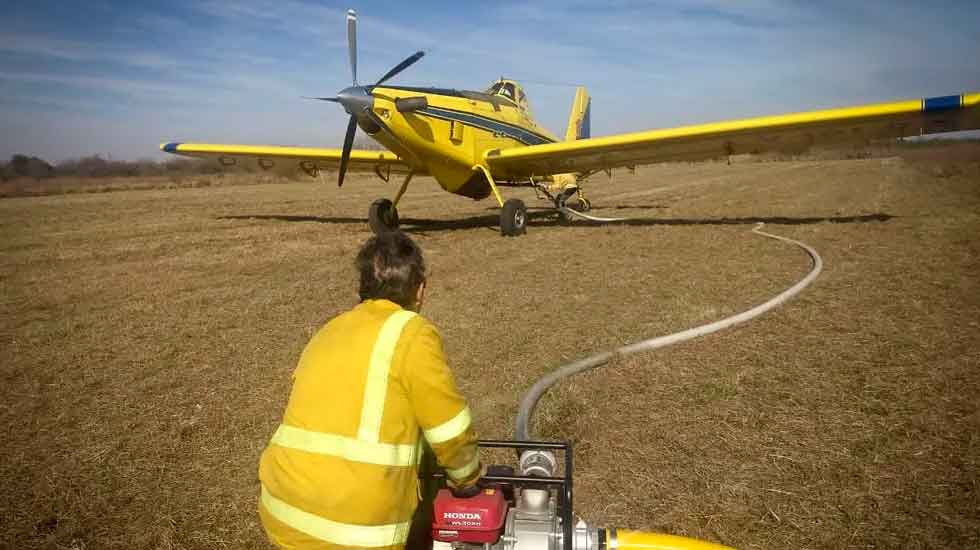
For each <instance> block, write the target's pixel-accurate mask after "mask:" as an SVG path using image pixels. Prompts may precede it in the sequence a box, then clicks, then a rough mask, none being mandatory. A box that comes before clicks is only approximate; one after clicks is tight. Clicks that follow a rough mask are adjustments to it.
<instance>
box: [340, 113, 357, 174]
mask: <svg viewBox="0 0 980 550" xmlns="http://www.w3.org/2000/svg"><path fill="white" fill-rule="evenodd" d="M355 132H357V117H356V116H354V115H351V116H350V122H349V123H347V135H346V136H344V150H343V151H342V152H341V153H340V171H339V172H338V173H337V187H341V186H343V185H344V174H346V173H347V163H348V162H349V161H350V150H351V148H352V147H353V146H354V133H355Z"/></svg>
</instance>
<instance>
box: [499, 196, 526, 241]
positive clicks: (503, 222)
mask: <svg viewBox="0 0 980 550" xmlns="http://www.w3.org/2000/svg"><path fill="white" fill-rule="evenodd" d="M526 231H527V207H525V206H524V201H522V200H521V199H507V202H505V203H504V208H503V209H502V210H501V211H500V233H501V234H503V235H504V236H505V237H516V236H518V235H521V234H523V233H525V232H526Z"/></svg>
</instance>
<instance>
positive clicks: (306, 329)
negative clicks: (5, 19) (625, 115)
mask: <svg viewBox="0 0 980 550" xmlns="http://www.w3.org/2000/svg"><path fill="white" fill-rule="evenodd" d="M934 156H935V155H932V156H930V155H929V154H926V155H920V157H921V158H917V157H916V158H913V157H908V158H905V159H903V158H898V157H896V158H875V159H865V160H837V161H834V160H808V161H796V162H760V163H736V164H732V165H730V166H729V165H726V164H725V163H704V164H695V165H664V166H657V167H649V168H646V169H640V170H638V171H637V173H636V175H632V176H631V175H628V174H627V173H626V172H622V173H619V172H617V173H616V174H615V178H614V180H613V181H612V182H608V181H607V180H606V179H605V177H604V176H603V177H599V178H597V179H595V180H594V181H593V182H592V184H591V187H590V189H591V195H592V198H593V201H594V203H595V204H596V206H597V213H598V214H600V215H624V216H631V217H633V218H634V220H633V221H632V222H630V223H626V224H619V225H606V226H589V225H585V224H578V223H576V224H573V225H571V226H562V225H559V224H557V223H555V222H554V220H553V219H552V218H550V217H548V216H546V215H545V214H544V213H537V214H536V215H535V216H534V217H533V218H532V224H531V227H530V228H529V231H528V234H527V235H526V236H524V237H521V238H517V239H507V238H502V237H501V236H500V235H499V233H498V231H497V227H496V213H495V211H493V210H492V209H490V206H491V204H490V202H488V201H485V202H479V203H474V202H472V201H469V200H467V199H462V198H457V197H452V196H449V195H446V194H444V193H443V192H441V191H440V190H439V189H438V188H437V186H436V185H435V184H434V183H433V182H431V181H428V180H424V179H423V180H420V181H418V182H416V183H415V184H414V186H413V188H412V189H411V190H410V192H409V194H408V196H407V197H406V199H405V200H404V202H403V204H402V208H401V214H402V218H403V221H404V226H405V228H406V229H407V230H408V231H410V232H411V234H412V235H413V236H414V237H415V238H416V239H418V241H419V242H420V243H421V245H422V246H423V247H424V249H425V251H426V253H427V256H428V261H429V263H430V265H431V268H432V276H431V284H430V287H429V302H428V303H427V304H426V309H425V311H424V313H425V314H426V315H427V316H429V317H430V318H431V319H432V320H433V321H434V322H435V323H436V324H437V325H438V326H439V327H440V328H441V331H442V334H443V337H444V339H445V342H446V347H447V352H448V354H449V357H450V358H451V363H452V366H453V368H454V369H455V371H456V372H457V379H458V381H459V384H460V386H461V387H462V389H463V391H464V393H465V394H466V395H467V396H468V397H469V399H470V400H471V403H472V406H473V409H474V412H475V414H476V419H477V420H476V421H477V423H478V427H479V431H480V433H481V435H482V436H484V437H493V438H509V437H510V436H511V435H512V431H513V420H514V414H515V411H516V408H517V402H518V400H519V398H520V396H521V395H522V393H523V392H524V390H526V389H527V388H528V387H529V386H530V385H531V384H532V383H533V382H534V380H535V379H536V378H537V377H539V376H540V375H542V374H543V373H545V372H548V371H549V370H551V369H553V368H555V367H556V366H557V365H559V364H561V363H563V362H565V361H569V360H572V359H575V358H579V357H582V356H585V355H588V354H590V353H592V352H594V351H600V350H605V349H609V348H611V347H614V346H617V345H620V344H623V343H627V342H632V341H636V340H639V339H642V338H646V337H652V336H657V335H661V334H666V333H669V332H674V331H677V330H681V329H684V328H688V327H690V326H694V325H697V324H701V323H705V322H709V321H712V320H715V319H718V318H721V317H724V316H727V315H729V314H732V313H735V312H738V311H741V310H744V309H747V308H748V307H750V306H752V305H755V304H757V303H759V302H761V301H763V300H765V299H767V298H769V297H770V296H772V295H774V294H776V293H777V292H779V291H781V290H782V289H784V288H785V287H787V286H789V285H790V284H792V283H793V282H795V281H796V280H798V279H799V278H800V277H802V276H803V275H804V274H805V273H806V272H807V271H808V270H809V269H810V264H809V261H808V258H807V256H806V255H805V254H804V253H803V252H802V251H800V250H799V249H796V248H795V247H792V246H789V245H786V244H783V243H779V242H776V241H772V240H769V239H765V238H762V237H759V236H757V235H753V234H751V233H750V230H751V229H752V228H753V226H754V225H755V223H756V222H759V221H763V222H767V227H766V230H767V231H770V232H773V233H777V234H780V235H785V236H788V237H792V238H795V239H799V240H803V241H805V242H807V243H809V244H811V245H812V246H814V247H815V248H816V249H817V250H819V251H820V253H821V254H822V255H823V258H824V261H825V262H826V267H825V271H824V273H823V274H822V275H821V276H820V278H819V279H817V281H816V283H815V284H814V285H813V286H811V287H810V288H808V289H807V290H805V291H804V293H803V294H802V295H801V296H799V297H798V298H797V299H795V300H793V301H791V302H790V303H789V304H787V305H786V306H784V307H782V308H780V309H778V310H777V311H775V312H773V313H770V314H767V315H765V316H763V317H762V318H760V319H757V320H755V321H752V322H750V323H748V324H746V325H742V326H741V327H738V328H736V329H733V330H730V331H727V332H722V333H719V334H715V335H712V336H708V337H705V338H703V339H700V340H696V341H693V342H689V343H686V344H682V345H679V346H676V347H673V348H668V349H666V350H661V351H659V352H655V353H649V354H645V355H637V356H632V357H629V358H626V359H623V360H620V361H618V362H616V363H615V364H613V365H611V366H609V367H607V368H605V369H602V370H599V371H596V372H593V373H590V374H585V375H582V376H580V377H578V378H575V379H572V380H571V381H569V382H567V383H565V384H563V385H561V386H559V387H558V388H556V389H554V390H552V392H551V393H550V394H548V396H546V398H545V400H544V401H543V402H542V404H541V406H540V407H539V410H538V414H537V416H536V422H535V430H536V433H537V435H539V436H541V437H543V438H561V439H568V440H571V441H572V442H574V443H575V444H576V454H575V458H576V461H577V462H576V464H577V472H578V473H577V478H576V483H577V485H576V498H577V506H576V508H577V510H578V512H579V514H581V515H582V516H583V517H584V518H585V519H586V520H588V521H589V522H590V523H591V524H593V525H598V526H610V527H623V528H627V527H628V528H634V529H644V530H657V531H667V532H673V533H677V534H685V535H689V536H694V537H699V538H705V539H710V540H714V541H720V542H724V543H726V544H729V545H733V546H737V547H739V548H743V549H752V548H772V549H783V548H794V549H795V548H827V549H831V548H833V549H838V548H978V547H980V405H978V395H980V372H978V369H980V241H978V235H980V164H978V163H977V155H976V151H975V149H974V153H973V154H972V156H970V155H966V156H964V158H958V159H957V160H956V163H954V164H955V166H956V169H946V168H939V169H937V166H940V164H941V162H940V161H942V159H940V160H936V158H933V157H934ZM942 162H946V161H942ZM942 166H947V167H948V166H951V165H950V164H949V163H948V162H947V163H946V164H943V165H942ZM394 191H395V186H394V184H388V185H385V184H383V183H381V182H378V181H376V180H371V179H369V178H366V177H357V178H351V179H349V181H348V182H347V184H346V185H345V186H344V188H343V189H342V190H338V189H337V188H336V186H334V185H333V184H327V185H324V184H320V183H314V182H311V183H287V184H276V185H271V184H269V185H248V186H217V187H207V188H189V189H188V188H185V189H150V190H128V191H119V192H113V193H97V194H89V193H78V194H68V195H61V196H47V197H24V198H9V199H4V200H2V201H0V228H2V229H0V236H2V240H0V251H2V252H0V254H2V255H0V288H2V302H0V304H2V305H0V308H2V309H0V337H2V346H0V377H2V378H0V384H2V387H3V399H2V401H0V425H2V428H3V434H4V442H3V446H2V450H0V483H2V485H0V546H2V547H4V548H46V549H77V550H81V549H86V550H92V549H101V548H110V549H115V548H119V549H122V548H127V549H129V548H159V549H191V548H193V549H197V548H201V549H204V548H236V549H237V548H266V546H265V542H264V538H263V535H262V532H261V529H260V527H259V525H258V521H257V516H256V514H255V506H256V495H257V492H258V482H257V463H258V457H259V454H260V452H261V451H262V449H263V447H264V446H265V444H266V441H267V440H268V438H269V437H270V435H271V434H272V431H273V430H274V428H275V426H276V425H277V423H278V421H279V417H280V414H281V412H282V409H283V407H284V405H285V400H286V398H287V395H288V391H289V387H290V372H291V370H292V368H293V366H294V363H295V361H296V360H297V358H298V355H299V352H300V351H301V349H302V347H303V345H304V344H305V343H306V341H307V339H308V338H309V337H310V335H311V334H312V333H313V331H314V330H316V328H317V327H318V326H320V325H321V324H322V323H323V322H324V321H325V320H327V319H328V318H330V317H331V316H333V315H335V314H337V313H339V312H341V311H343V310H344V309H345V308H348V307H350V306H351V305H352V304H353V303H354V302H355V300H356V292H355V290H356V288H355V280H356V279H355V275H354V272H353V267H352V259H353V255H354V252H355V250H356V249H357V247H358V246H359V245H360V244H361V243H362V242H363V241H364V240H365V239H366V238H367V237H368V235H369V233H368V229H367V224H366V222H365V217H366V212H367V207H368V205H369V203H370V202H371V200H373V199H374V198H376V197H377V196H385V195H392V194H393V193H394ZM511 193H512V195H513V194H515V193H516V194H518V195H521V196H524V197H525V198H526V200H527V201H528V203H529V204H531V205H535V204H539V203H537V202H536V201H535V199H534V196H533V193H531V192H529V191H524V190H518V191H516V192H515V191H511Z"/></svg>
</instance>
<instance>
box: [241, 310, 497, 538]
mask: <svg viewBox="0 0 980 550" xmlns="http://www.w3.org/2000/svg"><path fill="white" fill-rule="evenodd" d="M423 435H424V437H425V439H426V441H427V442H428V443H429V445H430V446H431V447H432V449H433V451H434V452H435V455H436V459H437V460H438V462H439V464H440V465H442V466H444V467H445V468H446V470H447V473H448V475H449V478H450V483H453V484H455V485H468V484H470V483H472V482H474V481H475V480H476V478H477V477H478V476H479V473H480V466H479V459H478V455H477V449H476V435H475V434H474V432H473V429H472V428H471V426H470V410H469V408H468V407H467V404H466V401H465V399H464V398H463V397H462V396H461V395H460V394H459V391H457V389H456V384H455V382H454V381H453V376H452V373H451V372H450V370H449V367H448V366H447V365H446V360H445V357H444V355H443V351H442V340H441V338H440V337H439V333H438V332H436V329H435V327H433V325H432V324H431V323H429V322H428V321H427V320H425V319H424V318H422V317H421V316H419V315H417V314H415V313H413V312H411V311H406V310H404V309H402V308H401V307H400V306H398V305H397V304H395V303H393V302H390V301H388V300H366V301H364V302H362V303H361V304H360V305H358V306H357V307H355V308H354V309H352V310H351V311H349V312H347V313H344V314H342V315H340V316H338V317H336V318H334V319H333V320H331V321H330V322H329V323H327V325H326V326H324V327H323V328H322V329H320V331H319V332H317V334H316V335H315V336H314V337H313V339H312V340H311V341H310V343H309V344H308V345H307V346H306V349H305V350H304V351H303V354H302V356H301V357H300V360H299V365H298V366H297V368H296V371H295V373H294V383H293V390H292V393H291V394H290V396H289V403H288V405H287V406H286V412H285V414H284V418H283V421H282V424H281V425H280V426H279V428H278V429H277V430H276V432H275V435H273V437H272V441H271V442H270V443H269V446H268V447H267V448H266V449H265V451H264V452H263V453H262V459H261V461H260V464H259V479H260V481H261V483H262V488H261V496H260V503H259V515H260V517H261V519H262V523H263V525H264V527H265V530H266V533H267V534H268V535H269V538H270V539H271V540H272V542H273V543H275V544H277V545H278V546H280V547H282V548H297V549H299V548H325V549H328V550H330V549H334V548H336V549H340V548H347V549H350V548H370V549H381V548H386V549H396V548H401V547H402V546H403V545H404V543H405V540H406V537H407V535H408V530H409V525H410V523H411V520H412V514H413V513H414V511H415V508H416V506H417V504H418V496H417V495H418V491H417V485H416V484H417V475H418V474H417V472H418V464H419V461H420V458H421V454H422V453H421V447H422V441H421V436H423Z"/></svg>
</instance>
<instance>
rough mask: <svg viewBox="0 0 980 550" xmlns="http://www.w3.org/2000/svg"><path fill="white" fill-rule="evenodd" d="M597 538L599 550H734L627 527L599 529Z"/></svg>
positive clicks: (695, 540)
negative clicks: (632, 529) (630, 529)
mask: <svg viewBox="0 0 980 550" xmlns="http://www.w3.org/2000/svg"><path fill="white" fill-rule="evenodd" d="M597 538H598V545H597V546H598V550H734V549H732V548H731V547H728V546H723V545H721V544H716V543H713V542H707V541H703V540H697V539H689V538H687V537H679V536H677V535H665V534H663V533H646V532H643V531H628V530H626V529H599V530H598V533H597Z"/></svg>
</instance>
